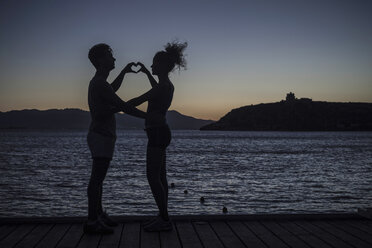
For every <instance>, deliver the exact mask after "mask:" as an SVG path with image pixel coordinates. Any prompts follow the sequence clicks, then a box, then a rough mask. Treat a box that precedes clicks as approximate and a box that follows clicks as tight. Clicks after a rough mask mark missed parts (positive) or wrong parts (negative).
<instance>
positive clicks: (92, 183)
mask: <svg viewBox="0 0 372 248" xmlns="http://www.w3.org/2000/svg"><path fill="white" fill-rule="evenodd" d="M109 164H110V159H107V158H94V159H93V165H92V173H91V175H90V180H89V184H88V219H89V220H96V219H97V218H98V214H99V211H100V210H102V205H101V204H102V185H103V180H104V179H105V177H106V173H107V169H108V167H109Z"/></svg>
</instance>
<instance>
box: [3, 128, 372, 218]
mask: <svg viewBox="0 0 372 248" xmlns="http://www.w3.org/2000/svg"><path fill="white" fill-rule="evenodd" d="M85 137H86V131H4V130H3V131H0V185H1V186H0V216H67V215H68V216H73V215H76V216H77V215H85V214H86V208H87V207H86V206H87V197H86V187H87V183H88V179H89V173H90V167H91V158H90V154H89V151H88V148H87V145H86V138H85ZM145 151H146V137H145V133H144V132H143V131H124V130H121V131H118V139H117V146H116V151H115V155H114V159H113V161H112V164H111V167H110V169H109V172H108V175H107V178H106V181H105V185H104V206H105V207H106V209H107V211H108V212H109V213H110V214H115V215H123V214H125V215H149V214H155V213H156V209H155V202H154V200H153V198H152V195H151V192H150V188H149V186H148V184H147V181H146V176H145ZM167 161H168V178H169V179H168V180H169V183H174V184H175V188H174V189H170V198H169V200H170V202H169V208H170V213H171V214H220V213H222V211H221V209H222V207H223V206H226V207H227V208H228V210H229V213H230V214H253V213H300V212H301V213H303V212H306V213H310V212H352V211H355V210H356V209H357V208H358V207H371V205H372V132H200V131H174V132H173V141H172V143H171V145H170V147H169V149H168V158H167ZM185 189H187V190H188V192H189V193H188V194H184V193H183V192H184V190H185ZM201 196H203V197H204V198H205V203H204V204H201V203H200V202H199V198H200V197H201Z"/></svg>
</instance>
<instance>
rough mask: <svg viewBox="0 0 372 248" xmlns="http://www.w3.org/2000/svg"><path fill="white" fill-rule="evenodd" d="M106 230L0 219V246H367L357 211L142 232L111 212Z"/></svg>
mask: <svg viewBox="0 0 372 248" xmlns="http://www.w3.org/2000/svg"><path fill="white" fill-rule="evenodd" d="M116 219H117V220H118V221H119V222H120V225H119V226H118V227H117V228H115V233H114V234H111V235H104V236H102V235H85V234H84V233H83V230H82V222H83V221H84V218H81V217H71V218H68V217H66V218H62V217H60V218H0V247H1V248H7V247H46V248H51V247H59V248H62V247H63V248H67V247H89V248H91V247H110V248H111V247H136V248H140V247H143V248H152V247H153V248H157V247H170V248H230V247H231V248H240V247H242V248H246V247H248V248H250V247H262V248H265V247H266V248H267V247H275V248H276V247H278V248H280V247H300V248H308V247H314V248H322V247H326V248H332V247H333V248H343V247H345V248H348V247H350V248H352V247H354V248H356V247H366V248H371V247H372V221H371V220H369V219H367V218H364V217H362V216H360V215H357V214H332V215H329V214H319V215H243V216H234V215H222V216H175V217H173V218H172V219H173V222H174V230H173V231H171V232H161V233H148V232H145V231H144V230H143V226H142V223H143V222H144V221H145V220H146V219H147V218H146V217H143V216H142V217H141V216H127V217H124V216H122V217H116Z"/></svg>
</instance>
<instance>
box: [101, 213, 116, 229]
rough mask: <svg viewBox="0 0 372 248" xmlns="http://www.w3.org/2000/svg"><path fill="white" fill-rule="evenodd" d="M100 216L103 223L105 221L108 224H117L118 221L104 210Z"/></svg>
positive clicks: (112, 225)
mask: <svg viewBox="0 0 372 248" xmlns="http://www.w3.org/2000/svg"><path fill="white" fill-rule="evenodd" d="M99 218H100V219H101V220H102V222H103V223H105V224H106V225H107V226H111V227H114V226H117V225H118V223H117V222H116V221H114V220H113V219H111V218H110V217H109V216H108V215H107V213H106V212H102V214H101V215H100V216H99Z"/></svg>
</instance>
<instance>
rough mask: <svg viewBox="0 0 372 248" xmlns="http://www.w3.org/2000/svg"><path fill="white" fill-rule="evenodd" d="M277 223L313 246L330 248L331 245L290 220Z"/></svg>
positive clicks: (315, 247) (314, 247)
mask: <svg viewBox="0 0 372 248" xmlns="http://www.w3.org/2000/svg"><path fill="white" fill-rule="evenodd" d="M278 224H279V225H280V226H282V227H283V228H285V229H286V230H288V231H289V232H291V233H292V234H293V235H295V236H296V237H298V238H299V239H301V240H303V241H304V242H305V243H306V244H308V245H309V246H311V247H313V248H332V246H330V245H329V244H327V243H325V242H324V241H323V240H321V239H320V238H318V237H316V236H314V235H313V234H312V233H310V232H308V231H307V230H305V229H303V228H302V227H300V226H298V225H296V224H294V223H293V222H291V221H280V222H278Z"/></svg>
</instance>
